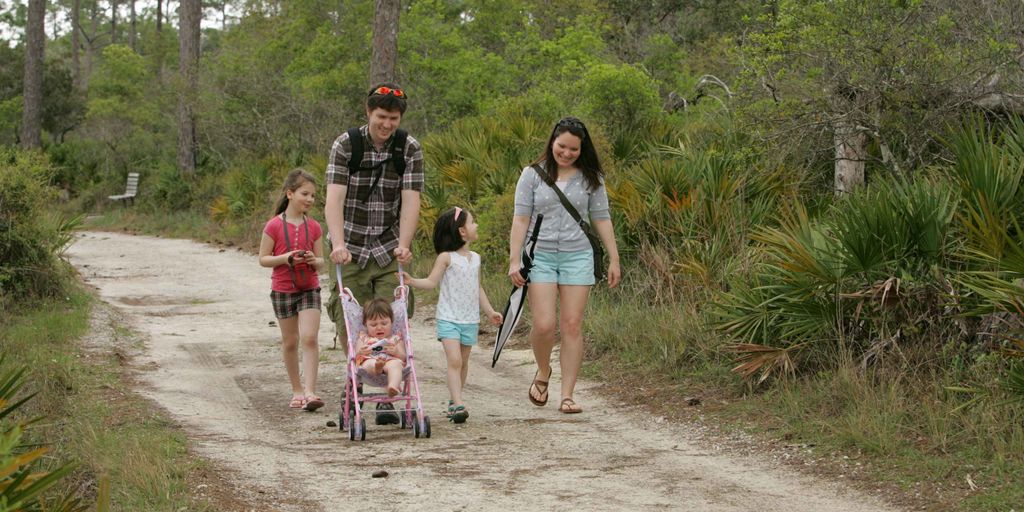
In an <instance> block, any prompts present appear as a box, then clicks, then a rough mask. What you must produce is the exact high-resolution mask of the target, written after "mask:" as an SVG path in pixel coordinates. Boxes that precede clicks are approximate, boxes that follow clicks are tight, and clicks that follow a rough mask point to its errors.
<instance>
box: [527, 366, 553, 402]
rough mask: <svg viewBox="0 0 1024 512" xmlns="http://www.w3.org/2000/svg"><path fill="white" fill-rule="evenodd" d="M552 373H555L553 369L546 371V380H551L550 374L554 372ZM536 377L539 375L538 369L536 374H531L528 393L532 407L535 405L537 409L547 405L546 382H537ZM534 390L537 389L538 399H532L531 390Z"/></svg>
mask: <svg viewBox="0 0 1024 512" xmlns="http://www.w3.org/2000/svg"><path fill="white" fill-rule="evenodd" d="M554 371H555V369H554V368H552V369H551V370H549V371H548V379H549V380H550V379H551V372H554ZM538 375H540V368H538V369H537V372H536V373H534V374H533V383H532V384H530V391H529V396H530V402H531V403H533V405H536V406H537V407H544V406H545V405H547V403H548V381H546V380H538V379H537V376H538ZM534 388H537V396H538V397H539V398H534V397H533V389H534Z"/></svg>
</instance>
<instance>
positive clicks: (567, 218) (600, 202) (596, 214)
mask: <svg viewBox="0 0 1024 512" xmlns="http://www.w3.org/2000/svg"><path fill="white" fill-rule="evenodd" d="M540 165H541V166H543V165H544V164H543V162H542V163H541V164H540ZM556 186H557V185H556ZM562 192H563V193H564V194H565V197H567V198H568V199H569V202H571V203H572V205H573V206H575V207H576V211H577V212H579V214H580V217H582V218H583V220H587V221H589V222H590V223H591V224H593V222H594V221H595V220H603V219H610V218H611V212H610V211H609V209H608V192H607V191H606V190H605V188H604V180H602V181H601V185H600V186H599V187H598V188H597V189H596V190H592V191H590V190H587V181H586V180H585V179H583V173H582V172H579V171H577V172H576V174H574V175H572V177H571V178H569V182H568V183H567V184H566V186H565V189H563V190H562ZM538 213H541V214H543V215H544V221H543V222H542V223H541V226H540V234H539V235H538V236H537V250H538V251H543V252H559V251H564V252H568V251H586V250H590V241H589V240H587V237H586V235H584V234H583V230H582V229H580V227H579V225H577V224H576V221H575V220H573V218H572V215H570V214H569V212H567V211H566V210H565V207H564V206H562V202H561V201H559V200H558V194H556V193H555V191H554V190H551V186H550V185H548V184H547V183H544V180H543V179H541V177H540V176H539V175H538V174H537V171H535V170H534V169H533V167H526V168H525V169H523V173H522V174H521V175H520V176H519V183H517V184H516V207H515V212H514V214H515V215H518V216H524V217H530V227H529V229H527V230H526V236H527V238H528V237H529V236H530V234H531V233H532V232H533V224H534V222H536V220H537V214H538Z"/></svg>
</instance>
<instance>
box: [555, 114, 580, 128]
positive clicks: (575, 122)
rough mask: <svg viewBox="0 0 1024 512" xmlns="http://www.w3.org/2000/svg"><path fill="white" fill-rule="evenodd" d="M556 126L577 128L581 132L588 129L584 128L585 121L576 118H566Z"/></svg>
mask: <svg viewBox="0 0 1024 512" xmlns="http://www.w3.org/2000/svg"><path fill="white" fill-rule="evenodd" d="M556 126H564V127H566V128H577V129H580V130H586V129H587V127H586V126H583V121H580V120H579V119H576V118H575V117H564V118H562V119H561V120H559V121H558V124H557V125H556Z"/></svg>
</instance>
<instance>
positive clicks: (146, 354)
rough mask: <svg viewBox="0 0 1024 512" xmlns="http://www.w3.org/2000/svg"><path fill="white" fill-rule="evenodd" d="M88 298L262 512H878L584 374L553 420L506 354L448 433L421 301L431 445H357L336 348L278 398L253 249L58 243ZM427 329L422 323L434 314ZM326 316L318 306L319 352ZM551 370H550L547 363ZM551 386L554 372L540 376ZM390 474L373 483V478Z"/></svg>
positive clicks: (474, 369)
mask: <svg viewBox="0 0 1024 512" xmlns="http://www.w3.org/2000/svg"><path fill="white" fill-rule="evenodd" d="M68 254H69V256H70V258H71V261H72V263H73V264H74V265H75V266H76V267H77V268H78V269H79V270H80V271H81V273H82V274H83V276H84V277H85V278H86V279H87V281H88V283H90V284H92V285H93V286H96V287H97V288H98V290H99V295H100V297H101V298H102V299H103V300H104V301H106V302H109V303H111V304H113V305H114V306H116V307H118V308H119V309H121V310H122V311H124V312H125V313H126V316H127V317H128V318H129V319H130V325H129V327H131V328H132V329H135V330H137V331H138V332H139V333H140V334H141V335H142V337H143V339H144V340H145V342H146V343H145V349H144V350H143V351H142V353H141V355H140V356H139V357H136V358H135V359H134V365H135V367H136V370H137V371H138V374H139V377H140V381H141V382H143V383H144V386H143V389H141V390H140V392H141V393H142V394H143V395H145V396H148V397H150V398H152V399H153V400H154V401H156V402H157V403H159V404H161V405H162V406H163V407H164V408H166V409H167V411H169V413H170V414H171V415H172V416H173V417H174V418H175V419H176V420H177V421H179V422H180V423H181V424H182V425H183V427H184V428H185V430H186V431H187V432H189V433H190V437H191V439H192V441H193V445H194V446H195V448H196V450H197V451H198V452H199V453H200V454H201V455H203V456H205V457H207V458H209V459H211V460H213V461H214V462H215V463H216V465H218V466H219V467H223V468H227V471H228V472H229V474H228V475H227V476H228V478H229V479H230V480H231V481H233V482H234V483H235V485H236V488H237V489H238V492H239V494H240V496H239V497H241V498H243V499H244V500H246V501H248V502H250V503H254V504H258V506H259V507H260V508H258V510H302V511H306V510H325V511H326V510H340V509H341V508H342V506H343V505H344V504H345V502H347V501H349V500H359V501H360V502H362V503H365V504H366V505H367V506H369V503H370V501H371V500H378V499H382V497H384V498H383V499H385V500H386V501H388V502H389V503H391V504H392V505H391V506H387V507H385V509H387V510H392V509H398V510H411V509H414V508H424V507H426V508H427V509H429V510H511V509H516V508H518V509H521V510H539V509H552V510H558V509H571V510H640V509H644V508H652V509H661V510H682V509H685V510H701V511H727V510H728V511H733V510H735V511H740V510H743V511H746V510H759V511H783V512H792V511H802V510H814V511H819V512H826V511H846V510H849V511H859V512H863V511H875V510H878V511H881V510H895V509H894V508H892V507H889V506H887V505H885V504H884V503H882V502H881V501H880V500H878V499H876V498H873V497H869V496H864V495H862V494H860V493H857V492H854V491H851V490H849V489H846V488H843V487H842V486H840V485H838V484H835V483H827V482H823V481H820V480H817V479H813V478H810V477H807V476H803V475H798V474H795V473H793V472H791V471H789V470H786V469H784V468H781V467H777V466H774V465H771V464H768V463H765V462H762V461H758V460H754V459H751V458H740V457H734V456H733V457H729V456H725V455H722V454H721V453H718V452H716V451H715V450H713V449H711V448H708V447H705V446H700V445H699V443H698V442H697V441H694V440H692V438H690V437H689V436H688V431H687V428H686V427H685V426H679V425H672V424H669V423H668V422H662V423H659V422H656V421H654V420H652V419H650V418H648V417H645V416H643V415H641V414H639V413H636V412H632V411H628V410H626V411H624V410H622V409H621V408H617V406H616V405H615V404H613V403H610V402H609V401H607V400H605V399H603V398H602V397H601V396H599V395H598V394H597V393H595V392H594V391H592V388H593V386H594V383H588V382H585V381H584V382H582V383H581V386H580V388H579V392H578V394H577V398H578V400H579V402H580V404H581V405H583V406H584V407H585V408H586V410H587V412H585V413H584V414H580V415H575V416H566V415H562V414H559V413H558V412H557V410H556V408H555V407H554V403H553V402H551V403H549V404H548V406H547V407H544V408H538V407H534V406H532V405H530V404H529V403H528V402H527V400H526V388H527V386H528V384H529V382H530V379H531V377H532V375H533V370H532V367H531V365H530V362H531V359H532V357H531V356H530V354H529V353H528V352H527V351H524V350H508V351H506V352H507V353H505V354H503V355H502V362H501V363H499V365H498V368H497V369H494V370H492V369H491V368H490V356H489V353H488V351H486V350H477V351H474V353H473V361H472V366H471V370H470V378H469V386H468V389H467V392H466V399H467V403H468V404H469V406H470V411H471V414H472V416H471V418H470V420H469V422H467V423H466V424H465V425H462V426H458V427H456V426H455V425H453V424H450V423H447V422H446V421H445V420H444V417H443V415H442V409H443V407H444V405H443V404H444V403H445V402H446V399H447V391H446V388H445V386H444V381H443V378H444V377H443V370H444V361H443V358H442V352H441V350H440V349H439V348H438V347H437V345H436V343H435V342H434V341H432V338H433V324H432V321H430V320H429V319H428V320H427V321H424V320H425V318H426V317H428V316H429V311H427V308H422V309H421V311H420V312H419V314H418V315H417V318H416V319H415V320H416V321H415V322H414V323H413V325H412V336H413V339H414V340H415V349H416V355H417V356H418V363H417V371H418V372H419V375H420V385H421V387H422V390H423V391H422V392H423V396H424V404H425V407H426V408H427V411H428V413H429V414H430V416H431V420H432V427H433V429H432V430H433V434H432V437H431V438H430V439H414V438H413V436H412V433H411V431H409V430H399V429H398V428H397V427H395V426H385V427H376V426H374V425H372V421H368V423H369V425H368V428H367V430H368V433H367V439H366V441H365V442H361V443H355V442H351V441H349V440H348V436H347V434H346V433H343V432H339V431H338V429H337V428H333V427H327V426H326V423H327V421H329V420H335V421H336V420H337V411H338V401H337V398H338V396H339V395H340V393H341V389H342V380H341V379H342V375H343V366H342V357H343V355H342V352H341V351H340V350H338V351H333V350H324V351H323V352H322V354H323V355H322V356H321V361H322V363H321V367H320V368H321V383H322V385H321V396H324V397H325V398H326V397H330V399H329V400H328V406H327V407H325V408H324V409H322V410H321V411H320V412H317V413H305V412H296V411H292V410H289V409H288V408H287V401H288V398H289V397H290V392H289V389H288V385H287V384H286V378H285V375H284V368H283V367H282V364H281V362H280V350H279V331H278V328H277V327H276V326H274V325H272V324H271V323H270V322H271V321H273V320H274V317H273V313H272V311H271V308H270V304H269V297H268V296H269V283H270V280H269V270H268V269H263V268H261V267H259V266H258V265H257V263H256V258H255V257H253V256H251V255H247V254H243V253H240V252H238V251H234V250H224V249H218V248H215V247H211V246H208V245H202V244H197V243H194V242H190V241H185V240H169V239H161V238H152V237H140V236H128V235H121V234H115V233H81V234H80V235H79V236H78V238H77V241H76V243H75V244H74V245H73V246H72V247H71V249H70V250H69V251H68ZM427 322H430V323H429V324H428V323H427ZM333 330H334V328H333V326H332V325H331V324H330V322H329V321H328V320H327V318H326V314H325V315H324V321H323V323H322V327H321V330H320V340H321V347H324V346H326V348H330V345H331V338H332V336H333ZM556 371H557V370H556ZM552 383H553V385H554V387H553V389H556V390H557V385H558V384H557V383H558V380H557V374H556V376H555V379H554V380H553V381H552ZM382 469H383V470H386V471H388V472H389V474H390V476H389V477H388V478H371V477H370V475H371V473H373V472H374V471H377V470H382Z"/></svg>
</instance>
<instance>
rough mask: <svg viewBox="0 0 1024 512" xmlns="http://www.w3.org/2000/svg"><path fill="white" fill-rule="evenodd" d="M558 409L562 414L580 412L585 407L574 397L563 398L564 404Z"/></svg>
mask: <svg viewBox="0 0 1024 512" xmlns="http://www.w3.org/2000/svg"><path fill="white" fill-rule="evenodd" d="M558 411H559V412H561V413H562V414H578V413H581V412H583V408H582V407H580V406H579V404H577V403H576V401H575V400H573V399H572V398H563V399H562V405H559V406H558Z"/></svg>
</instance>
